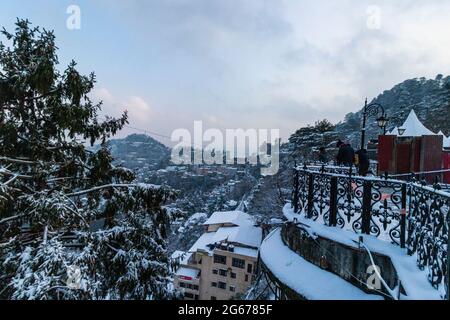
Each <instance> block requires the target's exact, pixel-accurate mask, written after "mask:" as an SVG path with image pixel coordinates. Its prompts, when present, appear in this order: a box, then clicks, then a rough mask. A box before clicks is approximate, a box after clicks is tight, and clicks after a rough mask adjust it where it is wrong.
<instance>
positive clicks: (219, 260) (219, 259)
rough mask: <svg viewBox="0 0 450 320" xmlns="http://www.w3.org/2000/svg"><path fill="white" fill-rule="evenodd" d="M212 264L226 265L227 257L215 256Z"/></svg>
mask: <svg viewBox="0 0 450 320" xmlns="http://www.w3.org/2000/svg"><path fill="white" fill-rule="evenodd" d="M214 263H220V264H227V257H225V256H220V255H218V254H215V255H214Z"/></svg>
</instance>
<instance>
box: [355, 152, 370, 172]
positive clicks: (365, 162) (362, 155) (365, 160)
mask: <svg viewBox="0 0 450 320" xmlns="http://www.w3.org/2000/svg"><path fill="white" fill-rule="evenodd" d="M356 154H357V155H358V160H359V166H360V167H361V168H365V169H369V165H370V161H369V155H368V154H367V151H366V150H358V151H356Z"/></svg>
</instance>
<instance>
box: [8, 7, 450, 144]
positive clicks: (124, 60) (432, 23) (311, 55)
mask: <svg viewBox="0 0 450 320" xmlns="http://www.w3.org/2000/svg"><path fill="white" fill-rule="evenodd" d="M71 4H76V5H78V6H79V7H80V9H81V29H79V30H69V29H68V28H67V26H66V20H67V18H68V17H69V15H68V14H67V13H66V10H67V7H68V6H69V5H71ZM16 17H21V18H28V19H30V20H31V21H32V22H33V23H34V24H36V25H40V26H43V27H45V28H47V29H54V30H55V33H56V36H57V43H58V46H59V48H60V52H59V57H60V61H61V62H62V63H64V64H67V63H68V61H69V60H71V59H75V60H76V61H77V62H78V63H79V69H80V70H81V71H82V72H85V73H88V72H90V71H95V72H96V74H97V77H98V84H97V87H96V90H95V91H94V92H93V97H95V98H96V99H102V100H104V102H105V106H104V114H109V115H118V114H119V113H120V111H121V110H124V109H128V110H129V112H130V122H131V123H130V125H132V126H134V127H137V128H143V129H147V130H151V131H154V132H159V133H161V134H165V135H169V136H170V134H171V132H172V130H174V129H176V128H187V129H192V127H193V121H194V120H203V121H204V126H205V127H207V128H208V127H214V128H219V129H224V128H244V129H247V128H267V129H271V128H275V129H281V134H282V137H283V138H284V139H286V138H287V137H288V136H289V134H290V133H292V132H293V131H295V130H296V129H298V128H299V127H301V126H303V125H306V124H308V123H314V122H315V121H316V120H318V119H323V118H327V119H329V120H331V121H332V122H338V121H340V120H342V119H343V117H344V115H345V114H346V113H348V112H351V111H356V110H358V109H360V108H361V106H362V104H363V102H364V99H365V97H366V96H367V97H369V99H371V98H373V97H376V96H377V95H378V94H380V93H382V92H383V91H384V90H386V89H390V88H391V87H392V86H394V85H395V84H397V83H399V82H402V81H403V80H406V79H408V78H415V77H427V78H434V77H435V76H436V75H437V74H438V73H442V74H444V75H448V74H449V73H450V72H449V70H450V37H449V34H448V32H449V30H450V19H449V17H450V1H448V0H427V1H423V0H395V1H392V0H387V1H376V0H373V1H365V0H362V1H361V0H352V1H350V0H336V1H329V0H323V1H320V0H314V1H303V0H280V1H276V0H239V1H237V0H165V1H163V0H147V1H146V0H126V1H124V0H72V1H65V0H33V1H29V0H1V1H0V25H1V26H5V27H6V28H7V29H9V30H11V28H12V26H13V23H14V21H15V19H16ZM131 132H133V130H132V129H129V128H127V129H126V130H124V132H123V133H122V134H121V135H126V134H129V133H131ZM160 140H161V141H162V142H164V143H167V144H168V143H169V141H167V140H165V139H160Z"/></svg>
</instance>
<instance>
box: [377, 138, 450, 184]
mask: <svg viewBox="0 0 450 320" xmlns="http://www.w3.org/2000/svg"><path fill="white" fill-rule="evenodd" d="M442 144H443V138H442V136H438V135H424V136H420V137H399V136H393V135H392V136H391V135H388V136H380V137H379V144H378V173H379V174H383V173H385V172H387V173H389V174H407V173H420V172H429V171H437V170H442V169H443V168H445V166H448V165H449V164H448V161H449V159H448V157H444V152H443V150H442ZM447 155H448V154H447ZM443 159H445V160H444V165H443ZM435 176H438V177H439V178H440V179H439V180H440V181H442V174H427V175H426V179H427V181H429V182H433V181H434V178H435Z"/></svg>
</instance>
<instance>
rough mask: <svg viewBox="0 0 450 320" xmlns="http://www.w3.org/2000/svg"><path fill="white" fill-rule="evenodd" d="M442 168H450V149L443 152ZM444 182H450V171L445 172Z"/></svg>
mask: <svg viewBox="0 0 450 320" xmlns="http://www.w3.org/2000/svg"><path fill="white" fill-rule="evenodd" d="M442 168H444V169H450V150H446V151H444V152H443V153H442ZM444 183H449V184H450V172H446V173H444Z"/></svg>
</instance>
